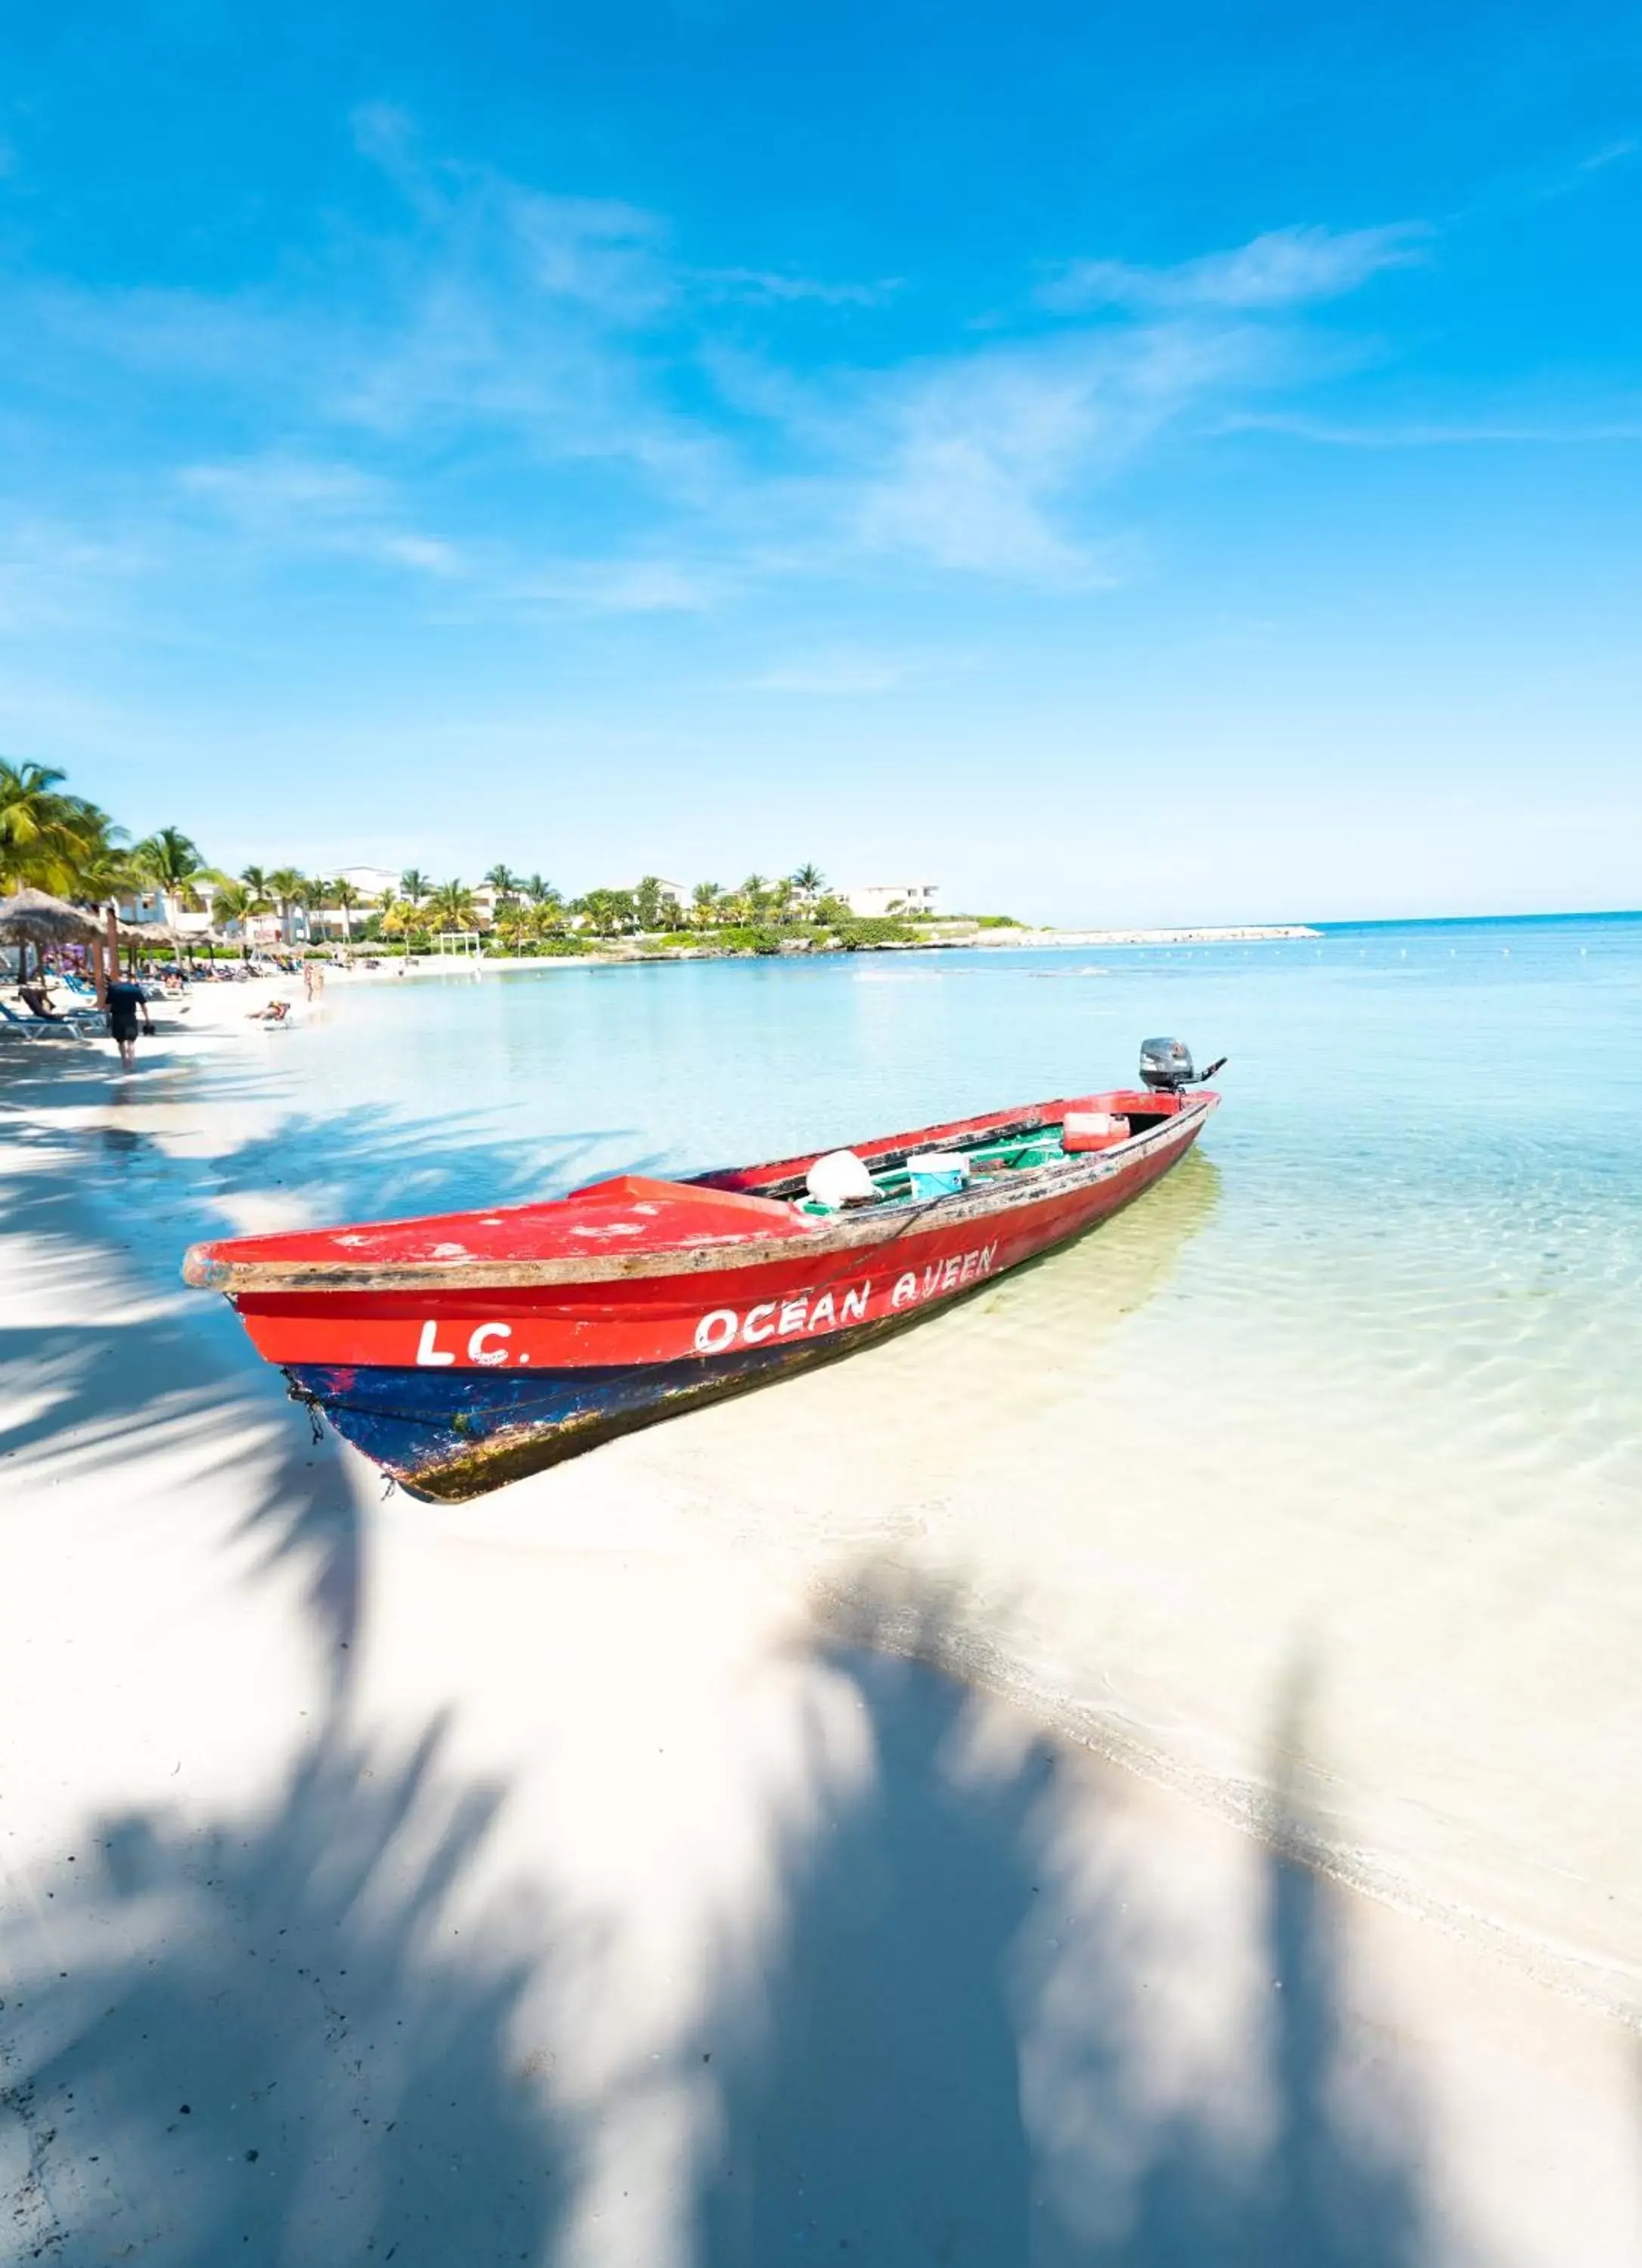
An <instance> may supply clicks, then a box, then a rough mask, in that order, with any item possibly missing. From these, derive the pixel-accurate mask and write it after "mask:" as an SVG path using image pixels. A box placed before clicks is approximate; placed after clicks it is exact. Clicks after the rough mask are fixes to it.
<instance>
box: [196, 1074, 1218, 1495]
mask: <svg viewBox="0 0 1642 2268" xmlns="http://www.w3.org/2000/svg"><path fill="white" fill-rule="evenodd" d="M1219 1067H1220V1066H1219V1064H1214V1065H1212V1066H1211V1069H1210V1071H1208V1072H1206V1073H1205V1074H1204V1077H1212V1076H1213V1073H1214V1071H1218V1070H1219ZM1141 1075H1142V1079H1143V1081H1144V1082H1145V1084H1144V1085H1143V1086H1142V1087H1140V1088H1138V1089H1123V1090H1116V1091H1113V1092H1111V1093H1108V1094H1086V1095H1080V1096H1075V1097H1064V1098H1062V1099H1060V1100H1058V1101H1048V1102H1038V1103H1033V1104H1030V1105H1027V1106H1026V1107H1024V1108H1019V1109H1013V1110H998V1111H993V1112H990V1113H989V1114H987V1115H986V1116H982V1117H977V1118H965V1119H960V1120H956V1121H954V1122H953V1123H949V1124H946V1125H940V1126H923V1127H920V1128H918V1129H917V1131H916V1132H914V1133H909V1134H889V1135H885V1136H883V1137H882V1138H880V1139H879V1140H877V1141H873V1142H866V1143H863V1144H861V1145H859V1146H858V1149H857V1150H855V1151H854V1152H827V1153H813V1154H811V1155H809V1156H806V1157H799V1158H783V1159H779V1160H776V1161H775V1162H774V1163H771V1164H769V1165H762V1166H747V1167H735V1168H733V1169H731V1170H729V1171H725V1172H718V1173H711V1174H702V1175H697V1176H696V1177H695V1178H693V1179H691V1180H688V1181H660V1180H653V1179H651V1178H650V1177H648V1176H646V1175H638V1174H621V1175H617V1176H616V1177H615V1179H614V1180H611V1181H604V1182H594V1183H593V1185H592V1186H591V1187H589V1188H587V1189H578V1190H576V1191H575V1192H574V1193H573V1194H572V1195H571V1196H570V1197H559V1198H556V1199H554V1200H553V1201H552V1202H550V1203H546V1204H526V1205H513V1206H509V1207H506V1208H504V1209H502V1210H498V1211H490V1212H463V1213H445V1214H440V1215H436V1216H431V1217H429V1218H425V1219H419V1220H399V1221H369V1222H364V1223H361V1224H359V1225H357V1226H353V1227H343V1228H329V1229H318V1230H312V1231H302V1232H299V1233H296V1234H291V1235H278V1236H245V1237H235V1238H232V1239H231V1240H228V1241H224V1242H220V1243H211V1244H197V1245H195V1247H194V1248H193V1249H192V1250H191V1251H190V1252H189V1254H188V1258H187V1261H186V1262H185V1263H184V1267H183V1275H184V1278H185V1279H186V1281H187V1282H188V1283H189V1284H192V1285H196V1286H200V1287H202V1288H205V1289H210V1290H215V1291H220V1292H225V1294H226V1295H227V1297H228V1299H229V1300H231V1301H232V1304H233V1306H234V1307H236V1308H237V1309H238V1310H239V1315H240V1318H241V1320H242V1321H243V1322H244V1323H245V1326H246V1329H247V1330H248V1331H249V1333H250V1335H251V1338H252V1341H253V1343H254V1345H255V1346H256V1348H257V1351H258V1352H259V1353H261V1355H262V1356H263V1357H264V1358H265V1359H267V1360H268V1361H269V1362H276V1363H278V1364H280V1365H281V1366H283V1369H284V1371H285V1374H286V1376H287V1378H288V1379H289V1381H290V1382H291V1393H292V1395H294V1396H295V1397H296V1398H298V1400H300V1401H303V1402H306V1403H308V1404H309V1405H310V1406H311V1407H313V1408H316V1409H319V1410H323V1411H324V1412H325V1414H326V1415H327V1416H328V1418H330V1420H331V1422H332V1424H333V1425H335V1427H336V1429H337V1431H338V1432H340V1433H342V1435H343V1436H344V1437H345V1438H346V1439H347V1440H350V1441H352V1442H353V1443H354V1444H355V1445H356V1446H357V1447H359V1448H361V1449H363V1450H364V1453H365V1454H367V1455H368V1456H370V1457H371V1458H372V1459H373V1460H374V1461H375V1462H376V1463H378V1464H379V1465H380V1466H382V1467H383V1468H384V1469H385V1470H387V1472H389V1473H391V1474H392V1475H393V1476H394V1478H395V1479H396V1480H398V1481H399V1482H401V1484H402V1485H403V1486H404V1487H405V1488H407V1489H408V1490H409V1491H410V1492H411V1493H412V1494H413V1495H415V1496H421V1497H433V1498H438V1499H445V1500H449V1501H459V1500H460V1499H463V1498H466V1497H472V1496H478V1495H481V1494H482V1493H483V1492H484V1491H486V1490H487V1489H492V1488H497V1487H499V1486H501V1485H502V1484H503V1483H504V1482H507V1481H512V1480H516V1479H518V1478H519V1476H521V1475H523V1474H525V1473H529V1472H534V1471H536V1470H537V1469H540V1468H541V1467H542V1466H544V1465H550V1464H554V1463H556V1462H558V1461H559V1460H560V1459H561V1458H563V1457H568V1456H573V1455H575V1454H577V1453H578V1451H580V1450H583V1449H587V1448H591V1447H593V1446H594V1445H595V1444H596V1443H598V1442H600V1441H604V1440H609V1439H610V1438H611V1437H612V1436H613V1435H615V1434H617V1433H622V1432H630V1431H631V1430H632V1429H633V1428H635V1427H637V1426H640V1425H651V1424H653V1423H654V1422H655V1421H656V1420H657V1419H659V1418H666V1417H671V1416H673V1415H674V1413H676V1412H678V1411H680V1410H687V1409H690V1408H693V1407H694V1406H695V1405H696V1403H702V1402H705V1401H709V1400H712V1399H715V1398H717V1397H718V1396H719V1395H725V1394H733V1393H738V1392H741V1391H744V1390H745V1389H747V1388H749V1387H752V1386H755V1385H759V1384H762V1383H763V1382H764V1381H769V1380H771V1379H774V1378H778V1377H782V1376H784V1375H786V1374H787V1373H790V1372H792V1371H794V1370H798V1369H800V1368H803V1367H805V1366H808V1365H810V1364H813V1363H815V1362H820V1361H824V1360H827V1359H831V1358H834V1357H836V1356H838V1355H842V1354H844V1353H847V1352H849V1351H851V1350H852V1349H854V1348H857V1347H859V1346H861V1345H863V1344H865V1343H866V1342H867V1341H869V1340H872V1339H874V1338H877V1337H881V1336H882V1335H884V1334H885V1333H887V1332H888V1331H892V1330H895V1329H900V1328H902V1327H903V1326H905V1325H907V1324H909V1323H912V1322H917V1321H918V1320H920V1318H921V1317H923V1316H924V1315H926V1314H929V1313H930V1312H931V1310H932V1309H934V1308H937V1307H943V1306H945V1305H946V1302H947V1301H949V1300H954V1299H960V1298H961V1297H962V1296H963V1295H964V1294H965V1293H966V1292H972V1291H974V1290H976V1288H977V1287H978V1286H979V1285H983V1284H986V1283H990V1282H991V1281H992V1279H993V1278H996V1277H998V1276H1001V1275H1002V1274H1003V1273H1004V1272H1005V1270H1007V1269H1010V1268H1014V1267H1018V1266H1019V1265H1020V1263H1021V1262H1022V1261H1024V1260H1030V1259H1032V1258H1033V1257H1034V1256H1035V1255H1037V1254H1038V1253H1041V1252H1045V1251H1047V1250H1049V1248H1051V1247H1052V1246H1055V1245H1057V1244H1063V1243H1064V1242H1066V1241H1068V1240H1069V1239H1070V1238H1072V1237H1075V1236H1080V1235H1081V1234H1082V1233H1084V1231H1085V1230H1086V1229H1089V1228H1093V1226H1095V1225H1096V1223H1097V1222H1100V1221H1102V1220H1104V1219H1107V1218H1108V1215H1110V1214H1112V1213H1114V1212H1116V1211H1118V1210H1119V1209H1120V1207H1122V1206H1123V1205H1125V1204H1129V1203H1130V1200H1131V1199H1132V1198H1134V1197H1138V1196H1139V1195H1140V1193H1141V1191H1142V1190H1143V1189H1148V1188H1149V1187H1150V1186H1151V1184H1152V1182H1155V1181H1158V1180H1159V1179H1160V1177H1161V1176H1162V1175H1164V1174H1166V1173H1167V1172H1168V1170H1169V1168H1170V1167H1172V1166H1174V1165H1176V1164H1178V1163H1179V1161H1180V1160H1181V1159H1182V1157H1183V1156H1184V1155H1185V1153H1186V1152H1187V1151H1188V1150H1189V1148H1190V1146H1191V1145H1192V1143H1193V1142H1194V1141H1195V1140H1196V1139H1197V1135H1198V1134H1199V1133H1200V1132H1201V1130H1202V1129H1203V1126H1204V1123H1205V1121H1206V1120H1207V1118H1208V1116H1209V1113H1210V1112H1211V1110H1212V1109H1214V1108H1215V1107H1216V1105H1217V1103H1218V1102H1219V1096H1218V1095H1216V1094H1211V1093H1206V1092H1203V1091H1201V1090H1199V1091H1197V1092H1195V1093H1194V1092H1190V1091H1189V1090H1190V1089H1192V1088H1194V1087H1198V1084H1199V1083H1198V1080H1197V1074H1196V1073H1195V1072H1194V1071H1193V1069H1192V1065H1191V1059H1190V1057H1189V1055H1188V1053H1187V1051H1186V1049H1184V1048H1183V1047H1182V1046H1181V1045H1180V1043H1179V1042H1174V1041H1148V1042H1146V1044H1145V1049H1144V1050H1143V1053H1142V1058H1141Z"/></svg>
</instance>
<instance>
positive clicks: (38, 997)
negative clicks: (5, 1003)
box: [17, 983, 68, 1024]
mask: <svg viewBox="0 0 1642 2268" xmlns="http://www.w3.org/2000/svg"><path fill="white" fill-rule="evenodd" d="M17 997H18V999H19V1000H20V1001H21V1002H22V1003H23V1005H24V1006H25V1007H26V1009H27V1010H28V1012H29V1014H30V1015H31V1016H38V1017H39V1018H40V1021H41V1022H42V1023H46V1024H66V1023H67V1022H68V1018H67V1017H66V1016H63V1015H59V1014H58V1013H57V1011H56V1010H55V1008H54V1007H53V1006H52V1005H51V996H50V995H49V993H48V991H47V990H46V988H45V986H44V985H43V984H40V983H30V984H19V985H18V988H17Z"/></svg>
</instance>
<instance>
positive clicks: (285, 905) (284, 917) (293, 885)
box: [263, 866, 308, 945]
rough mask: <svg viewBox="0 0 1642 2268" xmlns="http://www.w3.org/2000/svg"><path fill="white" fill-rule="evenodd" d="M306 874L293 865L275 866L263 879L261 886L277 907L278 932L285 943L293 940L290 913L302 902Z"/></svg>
mask: <svg viewBox="0 0 1642 2268" xmlns="http://www.w3.org/2000/svg"><path fill="white" fill-rule="evenodd" d="M263 887H264V888H265V889H266V890H267V892H268V895H269V897H270V898H272V899H273V901H274V903H275V904H276V906H277V907H278V908H279V933H280V936H281V937H282V938H283V940H284V942H285V943H286V944H287V945H290V944H291V943H292V942H293V924H292V920H291V917H292V915H293V914H294V913H295V912H296V909H297V908H298V906H299V905H300V904H301V903H302V900H303V895H304V893H305V892H306V889H307V887H308V885H307V880H306V876H304V875H302V874H300V873H298V871H297V869H296V868H295V867H294V866H276V867H275V869H274V871H273V873H271V874H269V875H267V876H266V877H265V878H264V880H263Z"/></svg>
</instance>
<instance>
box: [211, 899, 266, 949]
mask: <svg viewBox="0 0 1642 2268" xmlns="http://www.w3.org/2000/svg"><path fill="white" fill-rule="evenodd" d="M266 903H267V900H266V899H260V898H258V896H257V895H256V893H255V892H254V890H250V889H247V887H246V885H245V884H244V883H243V882H219V883H218V884H217V887H216V888H215V889H214V890H213V891H212V893H211V921H212V924H213V925H214V926H215V927H216V928H217V929H222V928H225V927H226V928H232V926H233V924H235V923H236V922H238V923H239V952H240V955H241V957H242V958H243V959H245V960H247V961H248V960H249V959H250V957H251V940H250V939H249V938H248V937H247V934H246V924H247V921H248V920H249V919H250V917H251V916H252V915H253V914H254V913H255V912H256V911H257V910H258V909H259V908H260V907H261V906H263V905H265V904H266Z"/></svg>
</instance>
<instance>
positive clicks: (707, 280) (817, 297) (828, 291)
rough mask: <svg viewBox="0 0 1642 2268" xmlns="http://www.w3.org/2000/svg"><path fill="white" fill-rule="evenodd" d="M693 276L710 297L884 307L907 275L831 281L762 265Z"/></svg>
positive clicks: (702, 271) (706, 270)
mask: <svg viewBox="0 0 1642 2268" xmlns="http://www.w3.org/2000/svg"><path fill="white" fill-rule="evenodd" d="M693 280H694V281H695V283H696V284H697V286H698V287H699V288H700V289H701V291H703V293H704V294H705V295H706V297H708V298H716V299H750V300H754V301H758V300H773V301H776V302H777V303H783V302H785V303H789V304H790V303H793V302H797V301H802V300H806V299H808V300H813V301H814V302H815V303H816V304H817V305H818V306H824V307H881V306H884V305H885V304H886V303H887V301H888V300H890V299H892V298H894V297H895V293H896V292H897V291H900V290H901V288H902V280H903V279H902V277H901V276H881V277H880V279H879V280H878V281H877V282H876V283H874V284H828V283H825V282H823V281H822V280H821V278H820V277H818V276H784V275H778V274H772V273H770V272H769V271H768V270H767V269H760V268H702V269H696V271H695V274H694V279H693Z"/></svg>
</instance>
